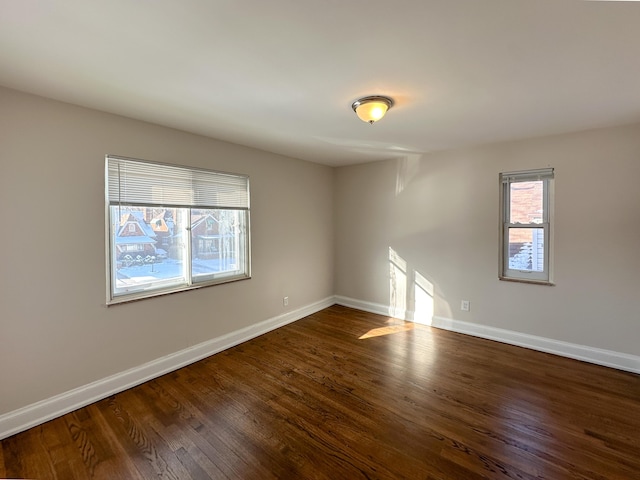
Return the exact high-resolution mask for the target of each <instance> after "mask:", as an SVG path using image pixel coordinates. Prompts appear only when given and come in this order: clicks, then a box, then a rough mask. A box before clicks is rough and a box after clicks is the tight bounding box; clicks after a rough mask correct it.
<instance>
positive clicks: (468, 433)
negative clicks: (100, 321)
mask: <svg viewBox="0 0 640 480" xmlns="http://www.w3.org/2000/svg"><path fill="white" fill-rule="evenodd" d="M0 477H7V478H9V477H13V478H20V477H23V478H47V479H49V478H52V479H56V478H59V479H65V480H66V479H74V478H78V479H117V478H127V479H150V478H154V479H156V478H167V479H180V480H188V479H198V480H200V479H231V480H233V479H242V480H252V479H260V480H265V479H348V480H351V479H358V478H362V479H396V478H409V479H439V480H448V479H452V480H460V479H464V480H475V479H496V480H498V479H520V480H528V479H553V480H557V479H560V480H562V479H574V480H604V479H606V480H614V479H624V480H630V479H640V376H638V375H634V374H631V373H628V372H622V371H617V370H612V369H608V368H605V367H600V366H597V365H591V364H587V363H582V362H578V361H576V360H571V359H567V358H561V357H557V356H554V355H550V354H545V353H541V352H534V351H531V350H527V349H523V348H518V347H514V346H510V345H505V344H501V343H497V342H493V341H489V340H482V339H478V338H474V337H470V336H466V335H461V334H456V333H452V332H447V331H443V330H438V329H435V328H430V327H427V326H422V325H417V324H412V323H408V322H403V321H401V320H397V319H393V318H388V317H383V316H379V315H374V314H369V313H366V312H362V311H358V310H353V309H350V308H346V307H341V306H333V307H330V308H327V309H325V310H323V311H321V312H318V313H316V314H314V315H311V316H309V317H307V318H305V319H302V320H299V321H297V322H294V323H292V324H290V325H287V326H285V327H282V328H280V329H277V330H275V331H272V332H270V333H268V334H265V335H262V336H260V337H258V338H255V339H253V340H251V341H249V342H245V343H243V344H241V345H238V346H236V347H234V348H230V349H228V350H226V351H224V352H221V353H219V354H217V355H214V356H212V357H209V358H207V359H205V360H202V361H200V362H197V363H195V364H193V365H190V366H188V367H185V368H183V369H180V370H178V371H175V372H172V373H170V374H167V375H165V376H163V377H160V378H157V379H155V380H152V381H150V382H147V383H145V384H142V385H139V386H138V387H135V388H133V389H130V390H127V391H125V392H122V393H120V394H118V395H114V396H112V397H110V398H108V399H105V400H102V401H100V402H97V403H95V404H93V405H89V406H88V407H85V408H82V409H79V410H77V411H75V412H72V413H70V414H68V415H65V416H63V417H61V418H58V419H55V420H53V421H51V422H48V423H46V424H44V425H41V426H38V427H35V428H33V429H31V430H28V431H26V432H22V433H20V434H17V435H15V436H13V437H10V438H7V439H5V440H3V441H2V442H0Z"/></svg>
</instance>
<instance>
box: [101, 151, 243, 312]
mask: <svg viewBox="0 0 640 480" xmlns="http://www.w3.org/2000/svg"><path fill="white" fill-rule="evenodd" d="M105 176H106V201H107V212H106V216H107V224H108V228H107V267H108V281H107V284H108V292H107V295H108V298H107V303H110V304H111V303H120V302H124V301H128V300H135V299H139V298H145V297H150V296H155V295H161V294H164V293H170V292H176V291H180V290H187V289H192V288H198V287H203V286H207V285H213V284H218V283H222V282H229V281H234V280H240V279H245V278H249V277H250V249H249V179H248V177H246V176H244V175H232V174H227V173H220V172H214V171H210V170H203V169H195V168H187V167H181V166H176V165H166V164H159V163H152V162H146V161H142V160H134V159H130V158H123V157H116V156H111V155H109V156H107V157H106V174H105Z"/></svg>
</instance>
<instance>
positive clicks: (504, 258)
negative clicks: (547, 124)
mask: <svg viewBox="0 0 640 480" xmlns="http://www.w3.org/2000/svg"><path fill="white" fill-rule="evenodd" d="M553 178H554V171H553V169H552V168H545V169H540V170H524V171H518V172H505V173H501V174H500V185H501V194H500V199H501V205H500V207H501V208H500V212H501V230H502V234H501V241H500V279H502V280H518V281H528V282H531V283H542V284H551V255H552V251H551V238H552V237H551V212H552V208H551V207H552V199H553V195H552V193H553V192H552V190H553V188H552V187H553Z"/></svg>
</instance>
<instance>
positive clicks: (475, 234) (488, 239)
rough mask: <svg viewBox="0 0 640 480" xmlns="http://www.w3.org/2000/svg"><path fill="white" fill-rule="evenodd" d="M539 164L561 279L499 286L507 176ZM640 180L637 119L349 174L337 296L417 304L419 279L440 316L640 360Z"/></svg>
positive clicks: (343, 171) (338, 202)
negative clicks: (502, 187)
mask: <svg viewBox="0 0 640 480" xmlns="http://www.w3.org/2000/svg"><path fill="white" fill-rule="evenodd" d="M543 167H554V168H555V177H556V180H555V229H554V246H555V249H554V251H555V261H554V262H553V265H554V272H555V276H554V278H555V282H556V284H557V285H556V286H555V287H547V286H538V285H526V284H519V283H512V282H501V281H499V280H498V236H499V226H498V213H499V206H498V202H499V197H498V195H499V188H498V174H499V173H500V172H501V171H510V170H518V169H533V168H543ZM639 180H640V125H635V126H626V127H620V128H613V129H602V130H594V131H588V132H582V133H576V134H570V135H560V136H553V137H547V138H540V139H533V140H527V141H521V142H514V143H505V144H499V145H491V146H485V147H479V148H472V149H465V150H457V151H450V152H444V153H434V154H428V155H423V156H414V157H408V158H406V159H403V160H399V161H386V162H378V163H370V164H365V165H357V166H350V167H342V168H339V169H337V171H336V183H335V200H334V201H335V203H334V205H335V231H336V271H335V273H336V277H335V278H336V294H337V295H341V296H345V297H349V298H352V299H357V300H359V301H362V302H370V303H372V304H381V305H387V306H391V307H397V308H398V309H399V310H402V309H403V308H406V309H408V310H412V309H413V308H414V300H413V297H414V293H413V292H414V291H415V279H416V278H417V279H420V278H421V277H420V276H422V277H423V278H424V280H420V282H421V283H423V284H424V283H425V280H426V281H427V282H429V283H430V284H431V285H432V286H433V290H434V294H433V297H434V301H435V305H434V310H435V312H434V313H435V315H436V316H439V317H445V318H449V319H454V320H460V321H466V322H472V323H477V324H482V325H486V326H490V327H497V328H502V329H507V330H512V331H516V332H521V333H525V334H530V335H536V336H541V337H546V338H551V339H555V340H561V341H567V342H571V343H575V344H579V345H586V346H591V347H597V348H602V349H607V350H613V351H617V352H621V353H627V354H632V355H639V354H640V276H639V275H640V184H639ZM390 251H391V256H392V257H393V258H392V260H393V262H394V264H395V265H396V266H393V265H391V264H390ZM398 264H400V266H398ZM390 265H391V266H392V267H393V270H394V271H395V274H396V282H395V287H394V288H391V287H390V278H391V274H390V272H391V270H392V269H391V268H390ZM402 269H404V270H405V271H406V281H405V279H404V278H400V277H401V275H400V274H399V273H400V271H401V270H402ZM394 290H395V291H394ZM463 299H465V300H470V302H471V311H470V312H462V311H461V310H460V302H461V300H463Z"/></svg>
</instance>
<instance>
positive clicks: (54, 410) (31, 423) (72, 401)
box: [0, 297, 335, 440]
mask: <svg viewBox="0 0 640 480" xmlns="http://www.w3.org/2000/svg"><path fill="white" fill-rule="evenodd" d="M334 303H335V299H334V297H327V298H325V299H324V300H320V301H318V302H315V303H312V304H310V305H307V306H305V307H302V308H299V309H297V310H294V311H291V312H287V313H285V314H283V315H279V316H277V317H273V318H270V319H268V320H265V321H262V322H260V323H256V324H255V325H250V326H248V327H245V328H242V329H240V330H236V331H234V332H231V333H228V334H226V335H222V336H221V337H217V338H214V339H212V340H208V341H206V342H203V343H200V344H198V345H194V346H193V347H189V348H185V349H184V350H180V351H179V352H175V353H171V354H169V355H166V356H164V357H161V358H158V359H156V360H152V361H151V362H148V363H145V364H143V365H140V366H137V367H134V368H131V369H129V370H126V371H124V372H120V373H116V374H115V375H111V376H109V377H106V378H103V379H101V380H97V381H95V382H92V383H89V384H87V385H83V386H82V387H78V388H75V389H73V390H70V391H68V392H64V393H62V394H59V395H56V396H54V397H51V398H47V399H45V400H42V401H39V402H36V403H33V404H31V405H27V406H25V407H22V408H19V409H17V410H14V411H12V412H8V413H5V414H3V415H0V440H1V439H3V438H7V437H10V436H11V435H15V434H16V433H19V432H22V431H24V430H27V429H29V428H32V427H35V426H36V425H40V424H42V423H44V422H47V421H49V420H53V419H54V418H57V417H60V416H62V415H65V414H66V413H69V412H72V411H74V410H77V409H78V408H81V407H85V406H87V405H90V404H91V403H94V402H97V401H98V400H102V399H104V398H107V397H109V396H111V395H114V394H116V393H119V392H122V391H124V390H127V389H129V388H131V387H135V386H136V385H140V384H141V383H144V382H147V381H149V380H152V379H154V378H157V377H159V376H161V375H164V374H166V373H169V372H172V371H174V370H178V369H179V368H182V367H185V366H187V365H189V364H191V363H194V362H197V361H198V360H202V359H203V358H207V357H209V356H211V355H214V354H216V353H218V352H221V351H223V350H226V349H228V348H231V347H233V346H235V345H238V344H240V343H242V342H246V341H247V340H251V339H252V338H255V337H258V336H260V335H262V334H265V333H267V332H269V331H271V330H275V329H276V328H279V327H282V326H284V325H287V324H289V323H292V322H295V321H296V320H300V319H301V318H304V317H306V316H308V315H311V314H313V313H316V312H319V311H320V310H323V309H325V308H327V307H330V306H331V305H333V304H334Z"/></svg>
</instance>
